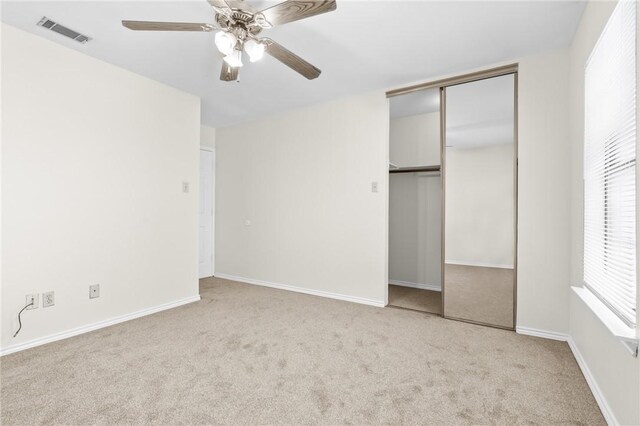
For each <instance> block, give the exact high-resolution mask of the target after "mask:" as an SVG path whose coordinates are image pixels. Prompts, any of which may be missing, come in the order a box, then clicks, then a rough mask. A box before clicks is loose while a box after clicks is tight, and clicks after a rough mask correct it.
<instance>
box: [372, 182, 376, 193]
mask: <svg viewBox="0 0 640 426" xmlns="http://www.w3.org/2000/svg"><path fill="white" fill-rule="evenodd" d="M371 192H378V182H371Z"/></svg>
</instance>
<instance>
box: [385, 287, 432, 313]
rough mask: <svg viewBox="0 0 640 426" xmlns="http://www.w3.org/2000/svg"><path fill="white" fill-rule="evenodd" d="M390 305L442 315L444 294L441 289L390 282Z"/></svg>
mask: <svg viewBox="0 0 640 426" xmlns="http://www.w3.org/2000/svg"><path fill="white" fill-rule="evenodd" d="M389 306H395V307H398V308H406V309H413V310H416V311H422V312H427V313H430V314H438V315H440V314H441V313H442V294H441V293H440V292H439V291H431V290H423V289H420V288H412V287H404V286H399V285H393V284H389Z"/></svg>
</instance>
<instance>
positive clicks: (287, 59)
mask: <svg viewBox="0 0 640 426" xmlns="http://www.w3.org/2000/svg"><path fill="white" fill-rule="evenodd" d="M262 40H263V41H264V42H265V43H266V45H267V48H266V50H265V52H267V53H268V54H269V55H271V56H273V57H274V58H276V59H277V60H279V61H280V62H282V63H283V64H285V65H286V66H288V67H289V68H291V69H292V70H294V71H296V72H298V73H300V74H302V75H303V76H305V77H306V78H308V79H309V80H313V79H314V78H318V77H319V76H320V73H321V72H322V71H320V69H318V68H316V67H314V66H313V65H311V64H310V63H309V62H307V61H305V60H304V59H302V58H301V57H300V56H298V55H296V54H295V53H293V52H291V51H290V50H288V49H285V48H284V47H282V46H281V45H279V44H278V43H276V42H275V41H273V40H271V39H270V38H265V39H262Z"/></svg>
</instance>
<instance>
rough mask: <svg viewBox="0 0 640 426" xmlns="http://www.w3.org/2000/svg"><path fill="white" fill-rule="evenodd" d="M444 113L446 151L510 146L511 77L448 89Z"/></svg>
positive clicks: (512, 87)
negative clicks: (502, 145) (450, 149)
mask: <svg viewBox="0 0 640 426" xmlns="http://www.w3.org/2000/svg"><path fill="white" fill-rule="evenodd" d="M446 112H447V114H446V115H447V118H446V123H447V133H446V136H447V147H448V148H454V149H469V148H478V147H481V146H489V145H499V144H505V143H512V142H513V133H514V77H513V75H505V76H502V77H495V78H489V79H486V80H480V81H474V82H471V83H466V84H459V85H457V86H451V87H447V89H446Z"/></svg>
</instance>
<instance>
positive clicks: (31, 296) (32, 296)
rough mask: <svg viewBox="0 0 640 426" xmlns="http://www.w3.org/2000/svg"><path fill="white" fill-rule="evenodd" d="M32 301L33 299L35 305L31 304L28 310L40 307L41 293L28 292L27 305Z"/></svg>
mask: <svg viewBox="0 0 640 426" xmlns="http://www.w3.org/2000/svg"><path fill="white" fill-rule="evenodd" d="M31 301H33V305H31V306H29V307H28V308H27V310H29V309H36V308H37V307H38V305H39V301H40V295H39V294H27V297H26V301H25V305H28V304H29V303H31Z"/></svg>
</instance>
